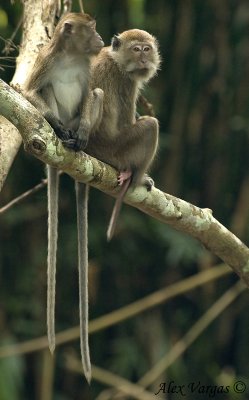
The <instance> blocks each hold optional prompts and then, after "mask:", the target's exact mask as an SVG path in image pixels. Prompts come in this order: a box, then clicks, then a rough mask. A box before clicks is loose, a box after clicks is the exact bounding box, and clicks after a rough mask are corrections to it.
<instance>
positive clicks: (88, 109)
mask: <svg viewBox="0 0 249 400" xmlns="http://www.w3.org/2000/svg"><path fill="white" fill-rule="evenodd" d="M103 98H104V92H103V90H102V89H99V88H97V89H94V90H92V91H91V92H90V93H89V96H88V99H87V101H86V103H85V104H84V106H83V109H82V113H81V117H80V122H79V127H78V129H77V131H76V132H71V136H70V138H67V140H64V141H63V145H64V146H65V147H67V148H69V149H71V150H74V151H80V150H84V149H85V148H86V146H87V143H88V139H89V135H90V134H91V132H92V131H93V130H94V129H96V127H97V126H98V125H99V124H100V121H101V118H102V112H103Z"/></svg>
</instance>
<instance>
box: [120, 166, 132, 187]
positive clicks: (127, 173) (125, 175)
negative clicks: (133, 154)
mask: <svg viewBox="0 0 249 400" xmlns="http://www.w3.org/2000/svg"><path fill="white" fill-rule="evenodd" d="M131 175H132V172H131V171H130V170H125V171H121V172H120V173H119V176H118V185H119V186H122V185H123V183H124V182H125V181H127V179H129V178H130V177H131Z"/></svg>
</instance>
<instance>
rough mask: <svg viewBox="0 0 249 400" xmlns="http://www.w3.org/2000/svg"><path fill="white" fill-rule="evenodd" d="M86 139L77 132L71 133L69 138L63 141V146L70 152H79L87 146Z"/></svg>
mask: <svg viewBox="0 0 249 400" xmlns="http://www.w3.org/2000/svg"><path fill="white" fill-rule="evenodd" d="M87 142H88V138H86V137H84V136H81V135H79V134H78V132H71V135H70V138H69V139H66V140H63V141H62V143H63V146H65V147H67V148H68V149H70V150H74V151H81V150H84V149H85V148H86V146H87Z"/></svg>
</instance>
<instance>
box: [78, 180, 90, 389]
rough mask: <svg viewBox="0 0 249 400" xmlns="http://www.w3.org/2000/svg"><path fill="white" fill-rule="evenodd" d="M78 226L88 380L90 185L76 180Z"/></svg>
mask: <svg viewBox="0 0 249 400" xmlns="http://www.w3.org/2000/svg"><path fill="white" fill-rule="evenodd" d="M75 189H76V205H77V227H78V269H79V313H80V349H81V360H82V366H83V371H84V374H85V377H86V379H87V382H88V383H90V381H91V375H92V373H91V361H90V352H89V343H88V215H87V213H88V193H89V186H88V185H85V184H84V183H80V182H75Z"/></svg>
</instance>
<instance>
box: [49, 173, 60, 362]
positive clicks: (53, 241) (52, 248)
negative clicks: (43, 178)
mask: <svg viewBox="0 0 249 400" xmlns="http://www.w3.org/2000/svg"><path fill="white" fill-rule="evenodd" d="M58 192H59V174H58V170H57V169H56V168H53V167H51V166H50V165H48V267H47V331H48V346H49V349H50V351H51V353H52V354H53V352H54V349H55V287H56V253H57V238H58V197H59V196H58Z"/></svg>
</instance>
